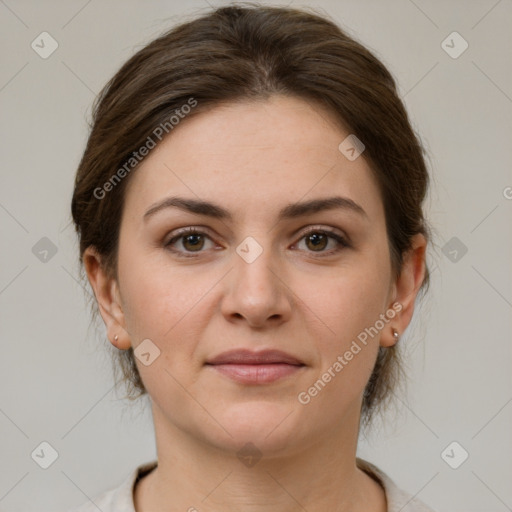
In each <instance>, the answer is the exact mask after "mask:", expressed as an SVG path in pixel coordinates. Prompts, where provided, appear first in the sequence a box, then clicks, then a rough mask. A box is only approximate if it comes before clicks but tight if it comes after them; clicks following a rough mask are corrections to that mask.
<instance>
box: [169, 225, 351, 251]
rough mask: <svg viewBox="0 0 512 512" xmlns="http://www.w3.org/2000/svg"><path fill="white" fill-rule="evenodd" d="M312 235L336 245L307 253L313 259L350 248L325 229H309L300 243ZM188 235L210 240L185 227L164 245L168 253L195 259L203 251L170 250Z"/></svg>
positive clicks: (191, 228)
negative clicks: (331, 240)
mask: <svg viewBox="0 0 512 512" xmlns="http://www.w3.org/2000/svg"><path fill="white" fill-rule="evenodd" d="M312 234H322V235H326V236H327V237H329V238H332V239H333V240H335V241H336V242H337V243H338V247H336V248H335V249H331V250H329V251H325V252H324V251H320V252H318V253H317V254H315V251H308V252H310V253H311V254H312V255H313V256H314V257H316V258H322V257H326V256H332V255H333V254H336V253H338V252H339V251H341V250H343V249H345V248H348V247H350V244H349V243H348V242H347V240H346V239H345V238H343V237H342V236H340V235H339V234H338V233H335V232H334V231H330V230H326V229H319V228H317V229H315V228H313V229H310V230H309V231H307V232H305V233H303V234H302V236H301V237H300V239H299V241H301V240H302V239H304V238H306V237H307V236H310V235H312ZM188 235H203V236H206V237H207V238H209V239H210V240H211V237H210V236H209V235H208V234H207V233H205V232H203V231H199V230H198V229H197V228H193V227H187V228H183V229H180V230H178V231H177V233H176V235H175V236H173V237H172V238H171V239H170V240H169V241H168V242H166V243H165V244H164V245H165V247H166V248H168V249H169V250H170V251H172V252H173V253H175V254H176V255H177V256H178V257H181V258H196V257H197V256H199V255H200V254H201V253H202V252H204V251H202V250H201V251H195V252H194V251H188V253H187V252H185V253H183V252H182V251H177V250H176V249H173V248H171V245H172V244H174V243H175V242H176V241H178V240H179V239H181V238H184V237H186V236H188ZM185 254H186V255H185Z"/></svg>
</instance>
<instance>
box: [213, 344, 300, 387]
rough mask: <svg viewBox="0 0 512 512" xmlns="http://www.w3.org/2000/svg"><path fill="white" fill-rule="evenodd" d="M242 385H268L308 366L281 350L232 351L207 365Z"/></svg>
mask: <svg viewBox="0 0 512 512" xmlns="http://www.w3.org/2000/svg"><path fill="white" fill-rule="evenodd" d="M205 364H206V365H207V366H209V367H211V368H212V369H213V370H215V371H218V372H219V373H221V374H222V375H224V376H225V377H228V378H230V379H231V380H234V381H236V382H239V383H242V384H266V383H270V382H275V381H277V380H280V379H283V378H285V377H289V376H291V375H294V374H296V373H297V372H299V371H300V370H301V369H302V368H304V367H305V366H306V365H305V364H304V363H303V362H302V361H300V360H299V359H297V358H296V357H294V356H292V355H290V354H287V353H286V352H282V351H281V350H264V351H261V352H253V351H251V350H246V349H242V350H230V351H228V352H223V353H222V354H219V355H218V356H216V357H214V358H213V359H210V360H208V361H207V362H206V363H205Z"/></svg>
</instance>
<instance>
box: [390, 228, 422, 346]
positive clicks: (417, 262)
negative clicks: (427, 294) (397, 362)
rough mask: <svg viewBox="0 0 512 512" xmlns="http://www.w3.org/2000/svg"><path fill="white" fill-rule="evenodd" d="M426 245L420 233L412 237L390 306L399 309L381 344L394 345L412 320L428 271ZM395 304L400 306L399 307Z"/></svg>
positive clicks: (394, 287) (395, 284)
mask: <svg viewBox="0 0 512 512" xmlns="http://www.w3.org/2000/svg"><path fill="white" fill-rule="evenodd" d="M426 247H427V241H426V239H425V237H424V236H423V235H422V234H420V233H418V234H417V235H415V236H414V237H413V239H412V243H411V249H410V250H409V251H408V252H407V253H406V254H405V255H404V259H403V263H402V268H401V270H400V275H399V276H398V278H397V280H396V283H394V286H393V289H394V293H393V296H394V300H393V303H392V305H391V306H390V307H393V309H394V310H395V311H397V314H396V316H395V317H394V319H393V321H392V322H391V327H390V328H388V330H389V332H388V331H385V332H383V333H382V336H381V343H380V344H381V346H383V347H388V348H389V347H392V346H393V345H395V344H396V343H397V342H398V340H399V339H400V335H401V333H403V332H404V331H405V329H406V328H407V326H408V325H409V323H410V322H411V319H412V316H413V313H414V306H415V301H416V297H417V295H418V292H419V291H420V288H421V285H422V284H423V281H424V279H425V273H426V266H425V265H426V262H425V258H426ZM395 304H398V305H399V306H400V307H399V308H398V309H397V308H396V307H394V306H395Z"/></svg>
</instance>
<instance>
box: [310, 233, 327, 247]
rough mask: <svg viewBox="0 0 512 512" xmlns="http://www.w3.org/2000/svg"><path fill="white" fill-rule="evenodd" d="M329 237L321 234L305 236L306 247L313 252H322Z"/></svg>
mask: <svg viewBox="0 0 512 512" xmlns="http://www.w3.org/2000/svg"><path fill="white" fill-rule="evenodd" d="M328 242H329V237H328V236H327V235H325V234H323V233H312V234H310V235H307V236H306V245H307V247H308V248H309V249H311V250H313V251H322V250H324V249H325V248H326V247H327V243H328Z"/></svg>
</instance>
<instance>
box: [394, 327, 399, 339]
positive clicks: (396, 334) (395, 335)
mask: <svg viewBox="0 0 512 512" xmlns="http://www.w3.org/2000/svg"><path fill="white" fill-rule="evenodd" d="M393 338H395V341H398V340H399V338H400V335H399V334H398V331H397V330H396V329H393Z"/></svg>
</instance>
